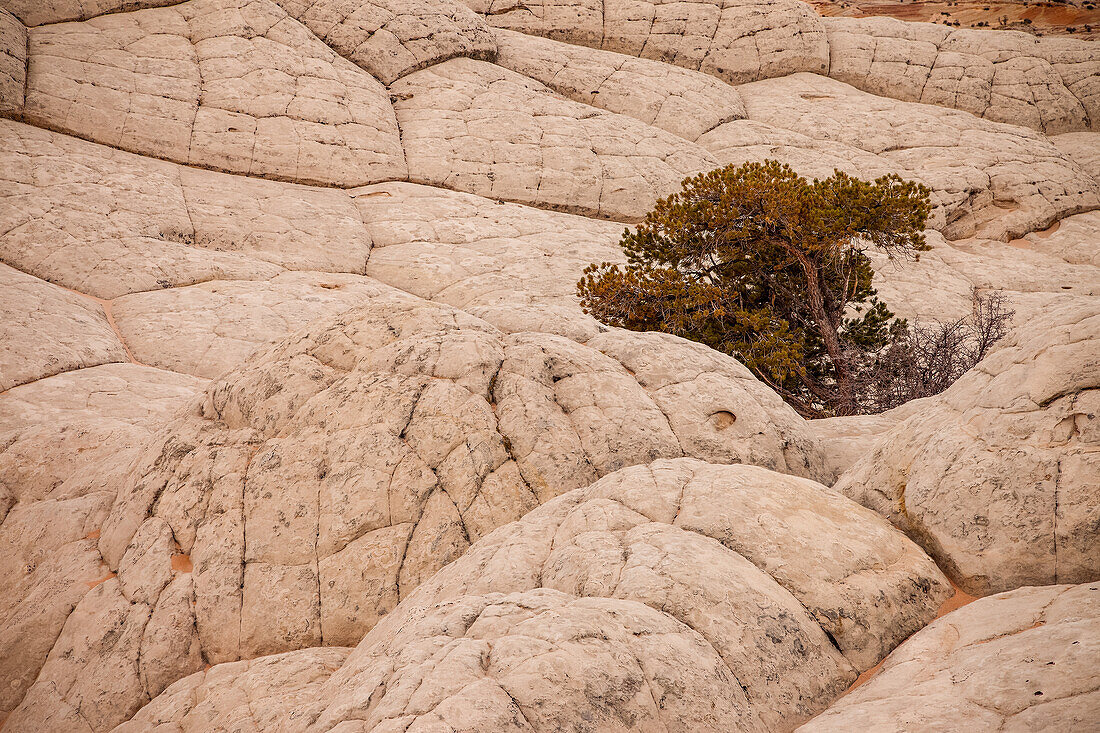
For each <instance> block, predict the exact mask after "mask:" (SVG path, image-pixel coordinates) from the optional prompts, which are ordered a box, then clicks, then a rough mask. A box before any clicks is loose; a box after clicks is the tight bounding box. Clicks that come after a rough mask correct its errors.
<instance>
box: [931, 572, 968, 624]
mask: <svg viewBox="0 0 1100 733" xmlns="http://www.w3.org/2000/svg"><path fill="white" fill-rule="evenodd" d="M947 582H949V583H951V587H952V588H954V589H955V595H953V596H951V597H950V598H948V599H947V600H946V601H944V602H943V605H942V606H940V608H939V610H938V611H936V618H943V617H944V616H946V615H947V614H949V613H951V612H952V611H954V610H957V609H959V608H962V607H963V606H965V605H966V604H968V603H971V602H973V601H976V600H978V598H977V596H972V595H970V594H969V593H966V592H965V591H963V590H962V589H960V588H959V586H957V585H955V584H954V583H953V582H951V580H950V579H948V581H947Z"/></svg>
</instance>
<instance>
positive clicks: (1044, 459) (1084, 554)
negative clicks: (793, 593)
mask: <svg viewBox="0 0 1100 733" xmlns="http://www.w3.org/2000/svg"><path fill="white" fill-rule="evenodd" d="M1098 334H1100V314H1098V313H1097V309H1096V301H1095V298H1093V299H1087V300H1084V302H1081V301H1077V302H1071V303H1070V304H1068V305H1065V306H1063V307H1060V308H1051V309H1049V310H1048V311H1047V312H1046V313H1043V314H1041V315H1035V316H1033V317H1032V318H1030V319H1028V320H1027V321H1026V322H1023V323H1020V324H1018V327H1017V328H1016V329H1014V331H1013V332H1012V333H1011V334H1010V335H1009V336H1008V337H1006V339H1005V341H1004V342H1003V345H1001V346H999V348H998V349H997V350H996V351H994V352H993V353H992V354H991V355H990V356H988V357H987V358H986V359H985V360H983V361H982V362H981V363H979V364H978V366H976V367H975V368H974V369H972V370H971V371H970V372H968V373H967V374H965V375H964V376H963V377H962V378H961V379H959V380H958V381H957V382H955V384H953V385H952V386H951V387H950V388H948V390H947V391H945V392H944V393H942V394H941V395H939V396H937V397H934V398H931V399H930V400H929V401H927V402H926V404H924V405H922V406H921V409H920V411H918V412H917V413H916V414H914V415H912V416H911V417H909V418H908V419H906V420H904V421H902V422H901V423H900V424H898V425H897V426H896V427H895V428H893V429H892V430H890V431H889V432H887V433H886V434H885V435H884V436H883V437H882V438H881V439H880V441H879V442H878V443H877V444H876V445H875V447H874V449H873V450H871V451H870V452H869V453H867V454H865V455H864V456H863V458H862V459H860V460H859V461H858V462H857V463H856V464H855V465H854V466H852V468H850V469H849V470H848V471H847V472H846V473H845V474H844V475H842V476H841V478H840V480H839V481H838V482H837V484H836V487H835V488H836V489H837V490H838V491H841V492H843V493H844V494H845V495H847V496H849V497H851V498H853V499H855V500H856V501H859V502H860V503H861V504H864V505H865V506H869V507H871V508H874V509H875V510H877V511H878V512H879V513H881V514H883V515H884V516H887V517H889V518H890V520H891V521H892V522H894V523H895V524H896V525H897V526H899V527H901V528H902V529H904V530H905V531H906V532H907V533H909V535H910V536H911V537H913V538H914V539H915V540H916V541H917V542H918V543H920V544H921V545H922V546H923V547H924V548H925V549H926V550H927V551H928V552H929V553H930V554H931V555H932V556H933V557H934V558H936V560H937V562H939V563H940V565H941V567H943V568H944V569H945V571H946V572H947V573H948V574H949V575H950V576H951V577H952V579H953V580H954V581H955V582H956V583H958V584H959V586H960V587H962V588H963V589H964V590H966V591H967V592H968V593H972V594H976V595H985V594H988V593H995V592H998V591H1001V590H1006V589H1011V588H1016V587H1019V586H1021V585H1029V584H1036V585H1039V584H1047V583H1058V582H1078V581H1088V580H1096V579H1097V578H1100V541H1098V540H1100V538H1098V536H1097V527H1098V526H1100V523H1098V509H1097V505H1096V501H1095V493H1096V481H1095V478H1096V476H1097V473H1098V471H1100V466H1098V465H1097V456H1098V455H1100V454H1098V453H1097V451H1096V446H1097V443H1098V439H1100V433H1098V431H1097V425H1098V424H1100V423H1098V416H1097V413H1098V412H1100V389H1097V385H1098V381H1097V379H1098V374H1100V358H1098V354H1100V349H1098V348H1097V339H1098Z"/></svg>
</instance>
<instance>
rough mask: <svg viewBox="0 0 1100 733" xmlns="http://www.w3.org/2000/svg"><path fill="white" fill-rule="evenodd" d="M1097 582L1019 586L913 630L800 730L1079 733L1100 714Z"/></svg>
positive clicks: (1099, 592)
mask: <svg viewBox="0 0 1100 733" xmlns="http://www.w3.org/2000/svg"><path fill="white" fill-rule="evenodd" d="M1098 639H1100V586H1098V585H1097V584H1096V583H1085V584H1084V585H1077V586H1066V585H1055V586H1047V587H1044V588H1020V589H1019V590H1014V591H1011V592H1008V593H1001V594H999V595H995V596H991V597H989V598H982V599H979V600H977V601H975V602H974V603H972V604H970V605H968V606H966V607H965V608H962V609H960V610H958V611H955V612H953V613H951V614H950V615H948V616H946V617H945V618H941V619H939V620H938V621H935V622H933V623H932V624H931V625H929V626H928V627H927V628H925V629H922V630H921V631H919V632H917V633H916V634H915V635H914V636H913V637H912V638H911V639H909V640H908V641H906V642H905V643H904V644H902V645H901V646H900V647H898V649H897V650H895V651H894V653H893V654H891V655H890V656H889V657H887V659H886V663H885V664H884V665H883V667H882V669H881V670H880V671H879V672H878V674H877V675H876V676H874V677H872V678H871V680H870V681H869V682H868V683H867V684H865V685H863V686H862V687H860V688H859V689H857V690H855V691H854V692H853V693H851V694H850V695H847V696H846V697H844V698H843V699H841V700H840V701H839V702H837V703H836V704H835V705H833V706H832V707H831V708H830V709H829V710H828V711H826V712H825V713H823V714H821V715H820V716H818V717H817V718H814V719H813V720H812V721H811V722H810V723H807V724H806V725H804V726H802V727H801V728H799V729H798V731H799V733H817V732H818V731H838V732H839V731H851V730H873V729H876V728H880V727H887V728H891V729H892V728H894V727H895V726H905V727H907V728H910V729H914V730H935V729H944V730H946V729H956V728H958V727H959V726H965V727H966V729H967V730H973V731H1029V730H1039V729H1044V728H1045V729H1048V730H1085V729H1087V728H1088V727H1089V726H1091V725H1092V724H1093V723H1095V721H1096V716H1097V715H1098V714H1100V671H1098V670H1100V643H1098V641H1097V640H1098Z"/></svg>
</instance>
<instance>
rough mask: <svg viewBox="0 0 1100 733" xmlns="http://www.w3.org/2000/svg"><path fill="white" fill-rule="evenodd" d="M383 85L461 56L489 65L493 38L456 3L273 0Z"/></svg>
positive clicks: (450, 0)
mask: <svg viewBox="0 0 1100 733" xmlns="http://www.w3.org/2000/svg"><path fill="white" fill-rule="evenodd" d="M275 1H276V2H278V4H279V5H280V6H281V7H282V8H283V9H284V10H286V11H287V13H289V14H290V15H291V16H292V17H294V18H297V19H298V20H300V21H301V22H302V23H303V24H304V25H305V26H306V27H307V28H309V29H310V30H311V31H313V32H314V33H316V34H317V36H318V37H319V38H320V39H321V40H322V41H324V42H325V43H326V44H328V45H329V46H331V47H332V48H333V49H334V50H335V51H336V52H337V53H339V54H340V55H342V56H343V57H344V58H346V59H348V60H350V61H353V62H354V63H355V64H357V65H358V66H360V67H362V68H363V69H365V70H366V71H367V72H369V73H370V74H371V75H372V76H374V77H375V78H377V79H379V80H380V81H381V82H382V83H383V84H392V83H393V82H394V81H396V80H398V79H400V78H401V77H402V76H405V75H406V74H408V73H409V72H412V71H416V70H417V69H423V68H425V67H427V66H431V65H433V64H438V63H440V62H442V61H446V60H447V59H452V58H456V57H459V56H465V57H468V58H475V59H483V60H485V61H492V60H493V57H494V56H495V55H496V44H495V42H494V37H493V32H492V31H491V30H490V29H489V27H488V26H486V24H485V22H484V21H483V20H482V19H481V18H480V17H479V16H478V15H477V14H476V13H474V12H473V11H471V10H470V9H469V8H467V7H466V6H465V5H463V4H462V3H461V2H459V1H458V0H412V1H411V2H410V0H370V1H369V2H360V1H358V0H275Z"/></svg>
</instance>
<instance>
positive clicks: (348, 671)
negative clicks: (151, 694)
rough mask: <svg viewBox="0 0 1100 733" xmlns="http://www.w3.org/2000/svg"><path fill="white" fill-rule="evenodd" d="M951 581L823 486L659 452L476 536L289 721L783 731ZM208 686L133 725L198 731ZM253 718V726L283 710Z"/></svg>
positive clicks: (304, 656) (291, 663)
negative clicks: (193, 721)
mask: <svg viewBox="0 0 1100 733" xmlns="http://www.w3.org/2000/svg"><path fill="white" fill-rule="evenodd" d="M947 592H948V588H947V586H946V582H945V580H944V579H943V578H942V576H941V575H940V574H939V571H938V570H936V568H935V567H934V565H932V563H931V562H930V561H929V560H928V559H927V557H925V556H924V555H923V553H921V552H920V551H919V550H918V549H917V548H916V547H915V546H914V545H912V544H911V543H910V542H908V541H907V540H906V539H905V538H904V537H902V536H901V535H900V534H899V533H897V532H896V531H895V530H893V529H892V528H890V527H889V526H887V525H886V524H885V523H884V522H882V521H881V520H878V519H877V518H876V517H874V515H873V514H871V513H869V512H861V511H860V510H859V509H858V508H856V507H855V506H853V505H851V504H850V503H849V502H847V501H846V500H845V499H843V498H842V497H840V496H839V495H836V494H834V493H832V492H829V491H828V490H827V489H825V488H824V487H822V486H819V485H816V484H814V483H813V482H810V481H807V480H805V479H797V478H792V477H787V476H782V475H778V474H774V473H772V472H769V471H766V470H764V469H759V468H755V467H751V466H714V465H708V464H705V463H702V462H700V461H692V460H676V461H658V462H656V463H654V464H652V465H651V466H637V467H634V468H629V469H625V470H623V471H619V472H617V473H614V474H611V475H609V476H607V477H605V478H604V479H601V480H600V481H598V482H597V483H595V484H593V485H592V486H589V487H587V488H581V489H577V490H575V491H572V492H569V493H568V494H566V495H564V496H561V497H558V498H557V499H555V500H553V501H551V502H549V503H548V504H546V505H544V506H542V507H540V508H539V509H536V510H535V511H533V512H531V513H530V514H528V515H527V516H526V517H524V518H523V519H522V520H520V521H517V522H513V523H511V524H509V525H506V526H505V527H502V528H501V529H499V530H497V531H496V532H493V533H492V534H491V535H489V536H487V537H485V538H484V539H482V540H481V541H480V542H478V543H476V544H475V545H474V546H473V547H471V548H470V550H469V551H468V552H467V553H466V554H465V555H464V556H463V557H462V558H461V559H459V560H458V561H456V562H455V563H453V564H451V565H449V566H448V567H446V568H445V569H444V570H442V571H441V572H439V573H438V574H436V575H435V577H434V578H432V579H431V580H430V581H428V582H427V583H426V584H424V585H422V586H421V587H420V588H419V589H418V590H417V591H415V592H414V593H413V594H412V595H411V596H410V597H409V598H407V599H406V600H405V601H403V602H402V603H401V605H399V606H398V607H397V608H396V609H395V610H394V611H393V612H392V613H391V614H389V615H388V616H387V617H386V618H385V619H383V620H382V621H381V622H380V623H379V625H378V626H376V627H375V629H374V630H373V631H371V632H370V633H369V634H367V636H366V637H365V638H364V639H363V641H362V642H361V643H360V644H359V646H358V648H356V649H355V650H354V651H353V652H352V653H351V655H350V656H349V657H348V658H347V660H346V662H345V663H344V664H343V666H342V667H341V668H340V669H339V670H338V671H337V672H335V673H334V674H332V676H331V677H329V678H328V679H327V681H325V682H324V683H322V684H320V685H318V686H317V687H316V688H314V690H313V693H314V694H313V696H312V698H311V699H310V700H308V701H303V704H302V706H300V707H299V708H297V715H298V717H297V718H296V719H295V720H296V725H297V726H299V727H301V728H303V729H308V730H331V729H338V730H341V729H345V728H346V729H354V728H352V727H351V726H354V725H356V723H355V722H354V721H363V727H364V729H372V730H389V729H390V728H391V727H394V726H396V727H399V729H402V730H417V731H419V730H433V729H436V727H438V726H440V725H450V726H451V727H452V728H461V729H465V730H475V731H490V730H493V731H496V730H513V729H514V730H531V731H556V730H570V729H574V728H575V726H576V725H577V724H578V723H577V721H578V720H581V721H585V724H586V725H591V726H594V727H596V728H598V729H599V730H627V729H638V728H641V729H646V728H648V727H650V726H655V725H656V726H663V727H667V728H668V729H671V730H773V729H780V728H785V727H789V726H791V725H792V724H794V723H797V722H798V721H799V720H802V719H805V718H806V717H808V716H809V715H812V714H813V712H814V711H815V710H816V709H818V708H819V707H821V705H822V704H823V702H824V701H825V700H827V699H830V698H832V697H835V696H837V695H838V694H839V693H840V692H841V691H842V690H843V689H844V687H846V686H847V685H848V684H849V682H850V681H851V680H852V679H853V678H854V675H855V672H856V671H857V670H859V669H863V668H865V667H866V666H869V665H870V664H873V663H874V661H875V660H876V659H877V658H879V657H880V656H882V654H884V653H885V652H886V651H887V650H888V649H890V648H891V647H893V646H894V645H895V644H896V643H898V641H900V639H901V638H903V637H904V636H905V635H907V634H908V633H909V631H910V630H911V629H913V628H916V627H918V626H920V625H921V624H923V623H924V622H925V621H926V620H927V619H929V618H931V616H932V615H933V614H934V613H935V608H936V607H937V606H938V604H939V602H940V601H941V600H942V598H943V597H944V596H945V595H946V594H947ZM830 633H831V634H834V640H833V641H830V638H829V636H828V635H827V634H830ZM834 644H838V645H839V650H838V649H837V648H836V647H835V646H834ZM284 659H286V660H287V661H286V662H285V667H287V668H288V669H290V670H293V671H294V674H295V675H296V677H295V679H297V676H298V675H304V674H306V673H304V672H298V671H297V670H299V669H301V666H302V665H308V668H310V669H317V667H318V665H317V663H316V662H313V661H312V660H313V655H312V653H298V654H295V655H293V656H289V657H284ZM273 662H274V658H273V659H272V662H270V663H273ZM265 663H268V662H267V660H263V661H260V662H257V663H254V664H253V665H251V666H250V667H249V670H250V671H249V672H248V673H245V674H242V666H243V665H241V664H237V665H224V667H216V668H215V669H214V670H211V671H210V672H208V673H207V675H214V674H215V672H217V673H218V679H219V680H224V679H225V678H226V677H229V676H230V674H232V677H231V678H230V679H229V680H227V681H226V682H223V683H222V684H223V685H227V686H228V687H229V689H239V688H242V687H245V686H246V685H247V686H251V685H254V684H255V683H252V682H250V680H252V679H254V676H253V675H252V674H251V670H252V669H255V668H257V666H258V665H260V664H265ZM222 670H224V672H223V671H222ZM272 672H274V670H273V671H272ZM223 674H224V675H225V677H222V675H223ZM269 674H270V677H272V678H274V679H279V676H278V675H277V674H274V673H269ZM211 682H212V680H210V678H209V677H207V681H206V682H205V683H204V682H203V681H202V678H201V676H195V677H192V678H190V679H188V680H186V681H183V682H180V683H178V684H177V686H176V687H175V688H169V690H168V691H167V692H166V693H165V695H164V696H163V697H162V698H160V699H157V700H154V701H153V703H152V704H151V705H149V706H148V707H146V708H145V709H144V710H142V711H141V712H140V713H139V714H138V715H137V716H136V717H135V718H134V720H133V721H132V722H131V723H130V724H129V725H128V726H123V727H122V729H121V730H131V729H136V728H134V726H142V725H144V726H148V725H152V724H153V723H154V722H156V723H176V724H182V725H184V726H185V727H184V730H189V729H190V728H189V727H186V726H187V721H188V718H187V717H186V716H192V715H195V713H192V712H191V711H192V710H197V708H196V707H194V706H195V703H193V702H191V701H192V700H196V699H201V698H202V697H204V696H205V695H204V694H202V693H200V694H199V695H194V694H183V693H184V691H186V690H194V689H196V687H195V686H196V685H199V684H205V685H210V683H211ZM284 684H286V685H287V687H288V688H290V689H289V690H288V691H293V690H294V689H296V684H297V683H294V682H290V683H284ZM280 692H281V690H280V689H271V688H268V690H267V694H268V695H273V696H278V695H279V694H280ZM257 707H259V708H266V706H265V705H263V704H260V705H258V706H257ZM224 715H225V714H223V715H222V716H218V717H217V718H215V719H214V720H216V721H217V723H222V721H224V720H225V719H226V718H225V717H223V716H224ZM252 719H253V720H254V721H255V723H256V725H257V729H258V730H275V729H278V728H279V727H281V726H282V727H285V726H287V725H288V721H289V720H290V719H289V718H288V717H287V713H286V712H284V713H282V715H281V717H276V718H275V719H272V717H265V718H264V720H262V721H261V720H259V719H257V718H256V717H253V718H252ZM208 721H209V722H208V723H207V724H213V722H214V721H212V720H209V719H208ZM307 726H308V728H307ZM433 726H435V727H433Z"/></svg>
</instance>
